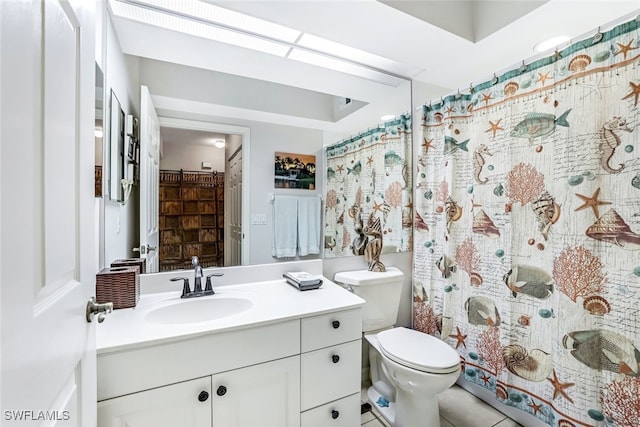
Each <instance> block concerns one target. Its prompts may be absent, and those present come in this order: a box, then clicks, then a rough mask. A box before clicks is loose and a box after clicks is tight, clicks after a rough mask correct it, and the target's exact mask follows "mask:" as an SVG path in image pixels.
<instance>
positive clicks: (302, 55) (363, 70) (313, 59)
mask: <svg viewBox="0 0 640 427" xmlns="http://www.w3.org/2000/svg"><path fill="white" fill-rule="evenodd" d="M287 58H289V59H293V60H295V61H300V62H306V63H307V64H312V65H316V66H318V67H323V68H329V69H331V70H335V71H340V72H343V73H347V74H351V75H354V76H358V77H363V78H365V79H368V80H372V81H374V82H378V83H382V84H385V85H387V86H393V87H395V86H398V85H399V84H400V83H403V82H404V81H405V80H404V79H401V78H399V77H395V76H392V75H389V74H385V73H381V72H378V71H375V70H372V69H370V68H367V67H363V66H360V65H358V64H354V63H352V62H348V61H342V60H340V59H337V58H332V57H330V56H325V55H322V54H320V53H313V52H309V51H307V50H304V49H292V50H291V52H290V53H289V55H288V56H287Z"/></svg>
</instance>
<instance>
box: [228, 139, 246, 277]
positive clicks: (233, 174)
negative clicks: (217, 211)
mask: <svg viewBox="0 0 640 427" xmlns="http://www.w3.org/2000/svg"><path fill="white" fill-rule="evenodd" d="M226 170H227V172H226V177H225V179H227V180H228V181H229V184H228V187H227V191H228V194H227V197H225V205H228V206H229V207H228V208H227V209H225V210H226V212H227V213H228V215H227V218H228V224H227V225H226V227H225V228H226V230H225V231H226V232H227V234H226V235H225V252H224V258H225V260H224V265H225V266H228V265H242V147H241V148H239V149H238V150H237V151H236V152H235V153H233V154H232V155H231V157H230V158H229V159H228V160H227V165H226Z"/></svg>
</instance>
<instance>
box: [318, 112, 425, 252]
mask: <svg viewBox="0 0 640 427" xmlns="http://www.w3.org/2000/svg"><path fill="white" fill-rule="evenodd" d="M411 147H412V140H411V118H410V116H409V115H402V116H399V117H398V118H397V119H395V120H393V121H389V122H386V123H385V124H384V127H378V128H375V129H372V130H368V131H365V132H362V133H361V134H359V135H358V136H356V137H353V138H350V139H348V140H346V141H342V142H340V143H337V144H334V145H331V146H328V147H327V148H326V157H327V176H326V189H327V193H326V202H325V236H324V245H325V250H324V255H325V257H342V256H354V253H353V251H352V249H351V245H352V243H353V240H354V239H355V238H356V237H358V233H357V232H356V230H355V228H356V227H355V226H356V221H357V220H358V219H360V218H361V220H362V224H363V225H364V226H366V225H367V224H368V222H369V220H370V219H371V220H375V219H376V218H380V224H381V229H382V239H383V245H384V246H383V253H385V252H406V251H411V250H412V248H413V242H412V240H411V239H412V236H413V233H412V229H411V219H412V217H413V203H412V196H413V190H412V184H411V173H410V167H411V166H410V164H411Z"/></svg>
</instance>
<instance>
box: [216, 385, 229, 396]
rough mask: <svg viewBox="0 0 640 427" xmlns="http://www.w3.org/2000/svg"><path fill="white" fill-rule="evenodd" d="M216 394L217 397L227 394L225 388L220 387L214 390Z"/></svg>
mask: <svg viewBox="0 0 640 427" xmlns="http://www.w3.org/2000/svg"><path fill="white" fill-rule="evenodd" d="M216 394H217V395H218V396H224V395H225V394H227V388H226V387H225V386H223V385H221V386H220V387H218V390H216Z"/></svg>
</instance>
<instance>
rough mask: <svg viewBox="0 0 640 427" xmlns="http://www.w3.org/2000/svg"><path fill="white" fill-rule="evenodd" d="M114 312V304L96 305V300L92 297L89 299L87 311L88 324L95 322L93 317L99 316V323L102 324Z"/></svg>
mask: <svg viewBox="0 0 640 427" xmlns="http://www.w3.org/2000/svg"><path fill="white" fill-rule="evenodd" d="M112 311H113V303H112V302H105V303H104V304H98V303H96V299H95V298H94V297H91V298H89V301H87V310H86V318H87V322H89V323H91V322H93V315H94V314H97V315H98V323H102V322H104V319H105V317H107V314H109V313H111V312H112Z"/></svg>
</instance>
